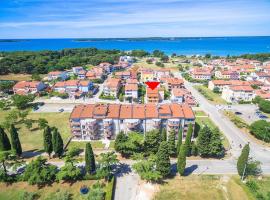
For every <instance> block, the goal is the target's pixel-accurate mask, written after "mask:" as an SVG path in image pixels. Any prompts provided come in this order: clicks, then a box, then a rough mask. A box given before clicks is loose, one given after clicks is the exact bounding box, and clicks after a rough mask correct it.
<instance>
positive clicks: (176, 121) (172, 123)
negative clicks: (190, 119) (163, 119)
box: [168, 119, 180, 127]
mask: <svg viewBox="0 0 270 200" xmlns="http://www.w3.org/2000/svg"><path fill="white" fill-rule="evenodd" d="M179 124H180V120H179V119H169V120H168V126H169V127H179Z"/></svg>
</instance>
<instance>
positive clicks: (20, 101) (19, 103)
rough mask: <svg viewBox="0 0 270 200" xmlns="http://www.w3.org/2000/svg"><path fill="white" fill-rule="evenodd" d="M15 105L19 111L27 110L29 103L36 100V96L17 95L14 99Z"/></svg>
mask: <svg viewBox="0 0 270 200" xmlns="http://www.w3.org/2000/svg"><path fill="white" fill-rule="evenodd" d="M11 98H12V100H13V104H14V105H15V106H16V107H17V108H18V109H25V108H27V107H28V106H29V103H31V102H33V101H34V99H35V96H34V95H30V94H29V95H18V94H15V95H13V96H12V97H11Z"/></svg>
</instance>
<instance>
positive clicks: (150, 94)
mask: <svg viewBox="0 0 270 200" xmlns="http://www.w3.org/2000/svg"><path fill="white" fill-rule="evenodd" d="M146 94H147V97H156V98H158V96H159V95H158V88H155V89H154V90H152V89H151V88H147V89H146Z"/></svg>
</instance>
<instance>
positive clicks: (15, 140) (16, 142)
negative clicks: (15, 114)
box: [10, 124, 22, 156]
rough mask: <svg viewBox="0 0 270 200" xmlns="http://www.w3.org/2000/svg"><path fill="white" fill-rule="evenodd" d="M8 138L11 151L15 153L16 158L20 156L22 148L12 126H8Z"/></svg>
mask: <svg viewBox="0 0 270 200" xmlns="http://www.w3.org/2000/svg"><path fill="white" fill-rule="evenodd" d="M10 138H11V146H12V150H14V151H15V153H16V155H17V156H20V155H21V154H22V146H21V142H20V138H19V135H18V132H17V129H16V128H15V126H14V124H11V126H10Z"/></svg>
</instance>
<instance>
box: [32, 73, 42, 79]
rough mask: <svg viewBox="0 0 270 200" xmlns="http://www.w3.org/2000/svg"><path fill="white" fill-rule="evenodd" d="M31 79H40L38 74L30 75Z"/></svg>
mask: <svg viewBox="0 0 270 200" xmlns="http://www.w3.org/2000/svg"><path fill="white" fill-rule="evenodd" d="M31 79H32V80H34V81H41V79H42V78H41V77H40V75H39V74H32V76H31Z"/></svg>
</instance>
